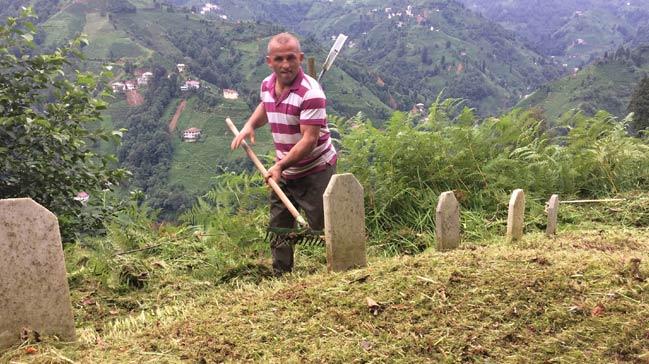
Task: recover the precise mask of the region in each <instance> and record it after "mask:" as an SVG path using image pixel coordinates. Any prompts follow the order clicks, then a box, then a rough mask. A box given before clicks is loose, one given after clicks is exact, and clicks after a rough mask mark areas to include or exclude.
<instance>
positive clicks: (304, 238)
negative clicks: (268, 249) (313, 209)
mask: <svg viewBox="0 0 649 364" xmlns="http://www.w3.org/2000/svg"><path fill="white" fill-rule="evenodd" d="M264 240H265V241H267V242H270V245H271V246H272V247H279V246H282V245H286V244H290V245H296V244H300V245H306V246H324V245H325V240H324V232H323V231H320V230H311V229H291V228H277V227H270V228H268V230H266V237H265V238H264Z"/></svg>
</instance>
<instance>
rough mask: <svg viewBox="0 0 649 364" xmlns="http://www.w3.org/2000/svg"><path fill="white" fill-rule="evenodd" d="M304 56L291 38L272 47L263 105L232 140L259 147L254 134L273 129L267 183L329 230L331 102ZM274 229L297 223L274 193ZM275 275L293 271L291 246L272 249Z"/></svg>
mask: <svg viewBox="0 0 649 364" xmlns="http://www.w3.org/2000/svg"><path fill="white" fill-rule="evenodd" d="M303 60H304V53H302V50H301V49H300V41H299V40H298V39H297V38H296V37H295V36H294V35H292V34H290V33H281V34H277V35H275V36H273V37H272V38H271V39H270V41H269V42H268V52H267V55H266V63H267V64H268V67H269V68H270V69H271V70H272V73H271V75H270V76H268V77H266V78H265V79H264V81H263V82H262V83H261V93H260V97H261V102H260V103H259V105H258V106H257V108H256V109H255V111H254V112H253V113H252V115H251V116H250V118H249V119H248V121H247V122H246V125H245V126H244V127H243V128H242V129H241V133H240V134H239V135H238V136H236V137H235V138H234V139H233V140H232V144H231V147H232V149H236V148H238V147H239V145H240V144H241V141H242V140H244V139H248V138H249V139H250V142H252V143H253V144H254V143H255V129H257V128H259V127H262V126H264V125H265V124H269V125H270V130H271V132H272V134H273V141H274V143H275V156H276V158H275V164H274V165H273V166H272V167H271V168H269V169H268V174H267V175H266V176H265V178H266V180H268V179H269V178H272V179H274V180H275V181H276V182H277V183H278V184H279V185H280V187H281V188H282V190H283V191H284V192H285V193H286V195H287V196H288V197H289V198H290V199H291V201H292V202H293V203H294V204H295V205H296V206H298V207H299V208H302V209H303V210H304V212H305V215H306V218H307V220H308V222H309V226H310V227H311V228H312V229H314V230H322V229H323V228H324V212H323V202H322V195H323V194H324V191H325V189H326V188H327V184H328V183H329V180H330V179H331V176H332V175H333V174H334V173H335V169H336V157H337V156H336V150H335V149H334V147H333V145H332V144H331V138H330V133H329V128H328V126H327V112H326V110H325V107H326V97H325V94H324V92H323V91H322V88H321V87H320V84H318V81H316V80H315V79H313V78H312V77H310V76H309V75H307V74H305V73H304V71H303V70H302V68H301V64H302V61H303ZM269 225H270V226H271V227H278V228H293V227H295V219H294V218H293V216H292V215H291V213H290V212H289V211H288V209H287V208H286V207H285V206H284V204H283V203H282V202H281V200H280V199H279V197H277V195H276V194H275V193H274V192H273V193H271V197H270V223H269ZM271 251H272V254H273V271H274V272H275V274H276V275H281V274H283V273H286V272H290V271H291V270H292V269H293V247H292V246H291V244H281V245H278V244H274V245H273V244H271Z"/></svg>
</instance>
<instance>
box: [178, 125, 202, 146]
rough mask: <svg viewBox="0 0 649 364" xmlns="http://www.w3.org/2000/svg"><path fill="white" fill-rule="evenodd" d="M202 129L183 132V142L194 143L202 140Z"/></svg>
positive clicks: (190, 129)
mask: <svg viewBox="0 0 649 364" xmlns="http://www.w3.org/2000/svg"><path fill="white" fill-rule="evenodd" d="M201 131H202V130H201V129H199V128H189V129H187V130H185V131H184V132H183V141H185V142H188V143H193V142H195V141H197V140H198V139H200V137H201Z"/></svg>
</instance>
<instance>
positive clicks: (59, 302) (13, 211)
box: [0, 198, 75, 348]
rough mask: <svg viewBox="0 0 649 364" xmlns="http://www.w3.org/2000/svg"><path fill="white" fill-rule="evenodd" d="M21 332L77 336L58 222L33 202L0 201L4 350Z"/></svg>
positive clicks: (0, 314) (0, 299) (0, 300)
mask: <svg viewBox="0 0 649 364" xmlns="http://www.w3.org/2000/svg"><path fill="white" fill-rule="evenodd" d="M23 331H28V332H29V331H35V332H37V333H39V334H41V335H43V334H45V335H56V336H58V337H59V338H61V339H63V340H74V337H75V333H74V318H73V316H72V306H71V304H70V291H69V288H68V281H67V278H66V273H65V264H64V260H63V247H62V245H61V235H60V234H59V223H58V220H57V218H56V216H54V214H53V213H51V212H49V211H48V210H47V209H46V208H44V207H43V206H41V205H39V204H37V203H36V202H34V201H33V200H32V199H30V198H16V199H6V200H0V348H6V347H9V346H11V345H14V344H16V343H19V342H20V341H21V332H23Z"/></svg>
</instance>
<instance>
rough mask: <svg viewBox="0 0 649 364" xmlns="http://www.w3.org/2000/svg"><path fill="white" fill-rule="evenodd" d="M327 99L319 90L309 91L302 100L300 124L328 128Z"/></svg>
mask: <svg viewBox="0 0 649 364" xmlns="http://www.w3.org/2000/svg"><path fill="white" fill-rule="evenodd" d="M326 107H327V99H326V97H325V94H324V92H322V90H318V89H311V90H309V91H307V93H306V94H305V95H304V99H303V100H302V105H301V111H300V124H304V125H320V126H327V110H326Z"/></svg>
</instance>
